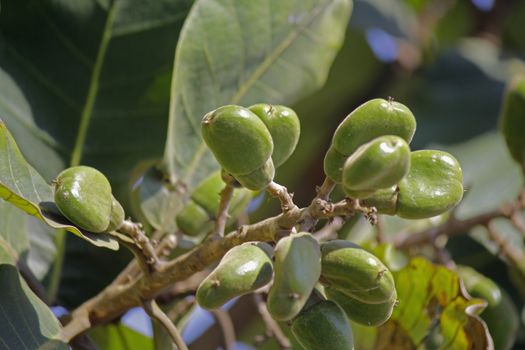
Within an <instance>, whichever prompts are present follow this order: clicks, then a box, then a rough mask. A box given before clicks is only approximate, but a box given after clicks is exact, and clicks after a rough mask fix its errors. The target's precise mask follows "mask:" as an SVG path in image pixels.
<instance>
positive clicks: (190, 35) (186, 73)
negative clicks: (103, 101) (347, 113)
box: [164, 0, 352, 190]
mask: <svg viewBox="0 0 525 350" xmlns="http://www.w3.org/2000/svg"><path fill="white" fill-rule="evenodd" d="M351 5H352V2H351V1H350V0H309V1H304V0H260V1H242V2H241V1H237V2H236V1H231V0H200V1H197V2H196V3H195V5H194V6H193V8H192V10H191V12H190V14H189V15H188V18H187V19H186V22H185V24H184V27H183V29H182V31H181V36H180V40H179V43H178V44H177V51H176V55H175V72H176V74H175V77H174V80H173V82H172V101H171V105H170V120H169V128H168V139H167V144H166V149H165V156H164V161H165V163H166V165H167V168H168V172H169V175H170V180H171V181H172V182H173V183H175V182H177V181H179V182H181V183H182V184H183V185H185V186H186V187H188V188H189V189H190V190H191V188H192V187H194V186H195V185H196V184H197V183H198V182H199V181H200V180H202V179H203V178H204V177H205V176H206V175H208V174H210V173H211V172H212V171H213V170H215V169H217V167H218V165H217V163H216V161H215V160H214V159H213V157H212V155H211V153H210V152H209V151H208V150H207V148H206V145H205V144H204V142H203V141H202V139H201V137H200V120H201V118H202V117H203V116H204V114H205V113H207V112H208V111H210V110H213V109H215V108H217V107H219V106H221V105H225V104H239V105H245V106H247V105H251V104H253V103H257V102H268V103H275V104H287V105H290V104H292V103H294V102H295V101H297V100H298V99H299V98H301V97H303V96H305V95H307V94H309V93H311V92H313V91H314V90H315V89H317V88H319V87H320V86H321V85H322V84H323V83H324V82H325V79H326V77H327V73H328V69H329V67H330V65H331V63H332V61H333V59H334V57H335V55H336V53H337V51H338V50H339V48H340V46H341V44H342V41H343V38H344V34H345V29H346V24H347V22H348V18H349V15H350V12H351Z"/></svg>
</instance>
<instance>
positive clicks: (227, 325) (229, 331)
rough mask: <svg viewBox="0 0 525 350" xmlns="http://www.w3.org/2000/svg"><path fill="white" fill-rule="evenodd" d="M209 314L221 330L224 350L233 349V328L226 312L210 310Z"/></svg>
mask: <svg viewBox="0 0 525 350" xmlns="http://www.w3.org/2000/svg"><path fill="white" fill-rule="evenodd" d="M211 313H212V314H213V317H215V320H216V321H217V324H218V325H219V327H220V328H221V331H222V336H223V340H224V350H234V349H235V339H236V338H235V327H234V326H233V322H232V319H231V317H230V315H229V314H228V312H227V311H224V310H222V309H217V310H212V311H211Z"/></svg>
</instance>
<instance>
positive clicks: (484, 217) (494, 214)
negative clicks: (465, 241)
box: [394, 209, 506, 248]
mask: <svg viewBox="0 0 525 350" xmlns="http://www.w3.org/2000/svg"><path fill="white" fill-rule="evenodd" d="M505 216H506V214H505V213H504V212H502V210H501V209H498V210H494V211H490V212H487V213H483V214H480V215H477V216H474V217H472V218H469V219H466V220H457V219H452V220H448V221H447V222H444V223H442V224H441V225H438V226H435V227H431V228H429V229H427V230H424V231H421V232H417V233H411V234H407V235H403V236H402V237H399V238H398V239H397V240H395V241H394V245H395V246H396V247H398V248H408V247H413V246H420V245H424V244H428V243H431V242H433V241H434V240H435V239H436V238H437V237H438V236H440V235H445V236H448V237H453V236H456V235H459V234H463V233H466V232H467V231H468V230H469V229H471V228H472V227H474V226H477V225H486V224H487V223H488V222H489V221H491V220H492V219H495V218H499V217H505Z"/></svg>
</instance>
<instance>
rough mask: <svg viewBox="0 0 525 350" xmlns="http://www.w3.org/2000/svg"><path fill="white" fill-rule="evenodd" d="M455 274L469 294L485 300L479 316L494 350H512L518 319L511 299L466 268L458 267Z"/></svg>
mask: <svg viewBox="0 0 525 350" xmlns="http://www.w3.org/2000/svg"><path fill="white" fill-rule="evenodd" d="M457 272H458V275H459V277H461V279H462V280H463V283H464V284H465V288H466V289H467V291H468V292H469V294H470V295H472V296H473V297H474V298H482V299H485V300H486V301H487V303H488V305H487V307H486V308H485V310H483V312H482V313H481V315H480V316H481V318H482V319H483V320H484V321H485V323H486V324H487V327H488V328H489V331H490V335H491V336H492V340H493V341H494V349H496V350H509V349H512V346H513V345H514V341H515V339H516V335H517V331H518V328H519V318H518V313H517V312H516V306H515V305H514V303H513V302H512V300H511V298H510V297H509V296H508V295H507V293H505V291H504V290H501V289H500V288H499V287H498V285H497V284H496V283H494V281H492V280H491V279H489V278H487V277H485V276H483V275H482V274H481V273H479V272H477V271H476V270H474V269H472V268H470V267H468V266H458V268H457Z"/></svg>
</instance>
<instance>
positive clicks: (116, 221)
mask: <svg viewBox="0 0 525 350" xmlns="http://www.w3.org/2000/svg"><path fill="white" fill-rule="evenodd" d="M111 198H112V200H111V218H110V220H109V226H108V227H107V228H106V231H107V232H111V231H115V230H118V229H119V228H120V226H122V223H123V222H124V215H125V214H124V208H122V205H120V203H119V201H117V200H116V199H115V197H113V196H111Z"/></svg>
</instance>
